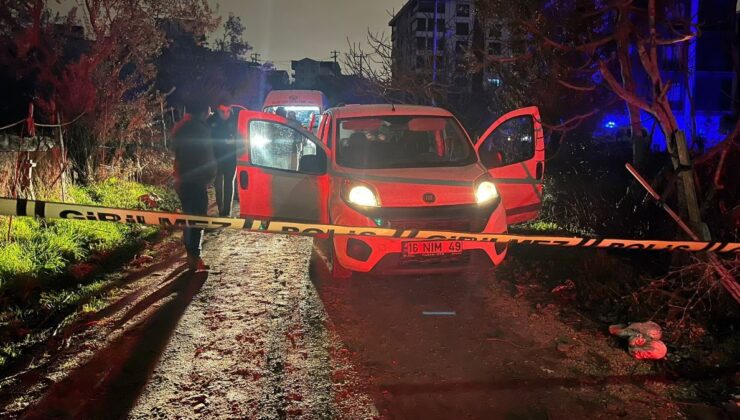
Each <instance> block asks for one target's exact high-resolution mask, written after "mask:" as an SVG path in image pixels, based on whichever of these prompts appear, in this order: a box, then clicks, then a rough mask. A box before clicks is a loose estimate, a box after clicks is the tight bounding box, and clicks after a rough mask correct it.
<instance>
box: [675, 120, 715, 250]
mask: <svg viewBox="0 0 740 420" xmlns="http://www.w3.org/2000/svg"><path fill="white" fill-rule="evenodd" d="M674 136H675V140H676V153H677V154H678V166H677V167H676V168H675V169H676V172H677V173H678V179H679V180H680V182H681V186H682V187H683V188H682V189H680V190H679V191H681V192H682V194H683V198H684V200H685V203H686V210H687V211H688V214H689V221H690V222H691V224H692V225H693V228H694V231H695V232H697V233H698V235H699V237H701V239H702V240H705V241H708V240H710V238H709V236H710V235H709V229H708V228H707V226H706V225H705V224H704V223H702V220H701V210H700V209H699V199H698V197H697V195H696V184H695V182H694V167H693V165H692V163H691V155H690V154H689V148H688V145H687V144H686V136H685V135H684V132H683V131H681V130H678V131H676V133H675V135H674Z"/></svg>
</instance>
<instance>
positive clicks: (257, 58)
mask: <svg viewBox="0 0 740 420" xmlns="http://www.w3.org/2000/svg"><path fill="white" fill-rule="evenodd" d="M260 56H262V54H259V53H252V55H251V56H250V57H251V58H252V62H253V63H254V64H259V63H260Z"/></svg>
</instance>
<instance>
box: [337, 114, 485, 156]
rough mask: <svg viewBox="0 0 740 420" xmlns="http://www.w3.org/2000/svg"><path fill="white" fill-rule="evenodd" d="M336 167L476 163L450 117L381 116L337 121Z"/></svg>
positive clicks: (460, 131) (456, 125) (459, 129)
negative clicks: (337, 165)
mask: <svg viewBox="0 0 740 420" xmlns="http://www.w3.org/2000/svg"><path fill="white" fill-rule="evenodd" d="M338 127H339V130H338V133H337V136H336V140H337V141H336V142H335V144H336V145H337V146H336V149H337V150H336V156H337V164H339V165H340V166H344V167H348V168H355V169H389V168H426V167H439V166H466V165H470V164H472V163H475V162H476V161H477V155H476V154H475V151H474V150H473V147H472V145H471V144H470V142H469V141H468V139H467V137H466V136H465V134H464V133H463V131H462V129H461V127H460V125H459V124H458V123H457V121H456V120H455V119H453V118H449V117H426V116H382V117H366V118H347V119H341V120H339V121H338Z"/></svg>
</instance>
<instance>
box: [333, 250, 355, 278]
mask: <svg viewBox="0 0 740 420" xmlns="http://www.w3.org/2000/svg"><path fill="white" fill-rule="evenodd" d="M331 278H333V279H337V280H346V279H350V278H352V270H350V269H348V268H346V267H344V266H343V265H342V264H341V263H339V261H337V259H336V258H335V257H334V253H333V252H332V254H331Z"/></svg>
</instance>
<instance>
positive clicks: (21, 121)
mask: <svg viewBox="0 0 740 420" xmlns="http://www.w3.org/2000/svg"><path fill="white" fill-rule="evenodd" d="M24 122H26V119H25V118H24V119H22V120H20V121H18V122H14V123H13V124H10V125H6V126H5V127H0V131H2V130H7V129H8V128H13V127H15V126H16V125H18V124H23V123H24Z"/></svg>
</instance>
